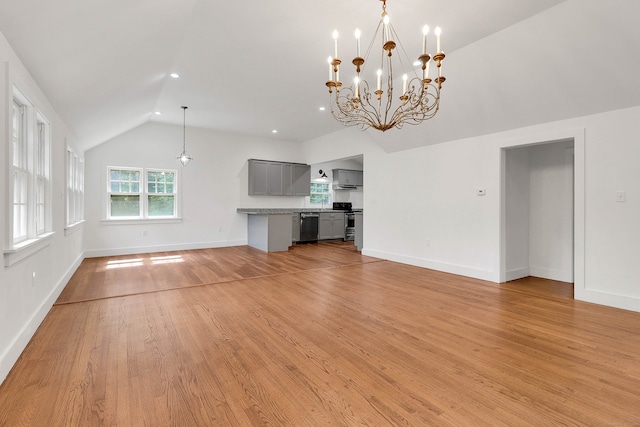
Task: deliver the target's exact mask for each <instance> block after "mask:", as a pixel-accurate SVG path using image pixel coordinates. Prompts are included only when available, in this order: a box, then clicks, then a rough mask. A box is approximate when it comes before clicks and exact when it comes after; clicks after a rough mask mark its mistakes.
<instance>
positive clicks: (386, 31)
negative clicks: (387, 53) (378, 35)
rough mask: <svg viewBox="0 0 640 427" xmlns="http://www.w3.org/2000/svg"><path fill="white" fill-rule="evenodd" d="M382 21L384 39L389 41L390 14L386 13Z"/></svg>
mask: <svg viewBox="0 0 640 427" xmlns="http://www.w3.org/2000/svg"><path fill="white" fill-rule="evenodd" d="M382 22H383V23H384V28H383V29H382V31H383V33H382V35H383V36H384V41H385V42H387V41H389V15H387V13H386V12H385V13H384V18H382Z"/></svg>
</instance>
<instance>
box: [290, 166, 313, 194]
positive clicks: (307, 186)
mask: <svg viewBox="0 0 640 427" xmlns="http://www.w3.org/2000/svg"><path fill="white" fill-rule="evenodd" d="M292 178H293V195H294V196H309V195H311V166H309V165H293V176H292Z"/></svg>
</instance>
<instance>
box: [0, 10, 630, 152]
mask: <svg viewBox="0 0 640 427" xmlns="http://www.w3.org/2000/svg"><path fill="white" fill-rule="evenodd" d="M618 2H619V3H621V4H622V5H624V6H625V7H626V6H629V7H631V8H632V9H633V10H632V12H637V8H638V6H636V4H637V3H636V2H634V1H633V0H616V1H615V2H614V3H618ZM597 3H598V2H595V1H592V0H584V1H573V0H567V1H561V0H538V1H535V2H534V1H530V0H481V1H478V0H451V1H435V0H415V1H402V2H401V1H396V0H388V4H387V10H388V12H389V14H390V16H391V18H392V20H393V22H394V24H395V26H396V30H397V31H398V33H399V35H400V37H401V41H402V43H403V44H404V48H405V49H406V51H407V52H408V54H409V55H413V54H414V53H416V54H417V52H418V50H419V49H420V39H421V37H420V31H421V28H422V25H424V24H429V25H430V26H432V27H434V26H435V25H440V26H441V27H442V28H443V37H442V39H443V50H445V52H446V53H447V60H446V61H445V67H446V72H445V75H446V76H447V78H448V80H447V82H446V84H445V89H444V93H443V102H442V110H441V112H440V113H439V115H438V117H437V118H436V119H434V120H432V121H431V122H430V123H429V124H428V125H423V126H432V124H433V123H438V125H436V126H434V127H433V130H431V128H429V129H430V130H428V131H425V134H426V136H425V134H420V132H419V131H416V130H413V131H408V132H407V135H410V134H416V133H418V134H419V136H417V137H414V138H413V139H412V138H407V139H408V140H412V141H413V142H412V143H416V142H415V141H416V138H417V139H419V140H420V141H422V142H420V143H430V141H442V140H447V139H453V138H456V137H458V136H460V135H465V134H466V133H478V132H484V131H492V130H494V129H496V128H499V127H500V126H519V125H520V124H521V123H525V124H526V122H527V120H523V119H522V117H523V116H526V117H530V120H534V117H538V116H539V117H538V118H537V120H546V119H547V118H549V117H550V118H551V119H553V117H555V116H554V115H553V114H552V113H551V112H550V113H549V114H540V108H548V109H549V110H550V111H552V110H553V109H555V108H557V107H556V104H557V103H558V101H559V99H558V98H559V97H563V95H562V94H559V93H555V92H554V91H553V90H551V89H548V91H547V92H544V91H543V93H544V96H545V97H546V98H547V99H546V100H544V101H543V100H535V99H534V100H533V102H532V103H531V105H526V106H523V107H522V109H521V111H518V109H517V108H514V105H513V104H514V102H515V101H512V99H516V100H518V99H521V98H523V97H524V98H528V97H529V95H530V93H532V92H538V89H535V90H534V89H532V87H534V88H535V87H536V86H538V88H541V87H544V86H546V85H549V86H557V85H559V84H561V83H563V80H564V79H567V77H566V76H565V75H564V73H563V72H561V68H563V67H564V65H559V64H564V63H567V62H569V63H570V64H574V63H584V62H585V58H583V57H582V55H585V53H584V52H583V50H584V49H578V52H577V53H576V54H575V55H576V56H578V57H577V58H573V57H571V56H572V55H574V54H573V53H572V52H569V53H564V52H561V51H559V49H564V48H565V47H568V48H574V47H575V45H576V44H577V45H578V46H579V45H580V43H579V39H580V38H581V37H583V36H584V32H585V28H584V27H586V26H587V25H592V24H593V23H594V22H595V23H596V24H598V23H602V24H604V21H606V19H607V15H606V14H605V15H604V16H598V14H599V13H600V12H601V11H600V10H599V9H603V10H604V8H605V6H602V5H600V6H597V7H596V6H595V5H597ZM600 3H601V2H600ZM582 5H584V6H582ZM380 6H381V4H380V2H379V1H377V0H352V1H349V2H344V1H340V0H325V1H323V2H301V1H299V0H281V1H279V2H266V1H262V0H260V1H258V0H251V1H245V2H227V3H222V2H213V1H211V0H183V1H181V2H175V1H170V0H155V1H151V0H111V1H108V2H107V1H103V0H84V1H80V0H57V1H56V2H42V1H39V0H21V1H19V2H18V1H14V2H2V3H0V31H2V33H3V34H4V36H5V37H6V38H7V40H8V41H9V43H10V44H11V45H12V46H13V48H14V49H15V50H16V52H17V54H18V56H19V57H20V58H21V60H22V61H23V62H24V64H25V66H26V67H27V68H28V69H29V70H30V71H31V72H32V74H33V76H34V78H35V80H36V81H37V82H38V84H39V85H40V87H41V88H42V90H43V91H44V92H45V94H47V96H48V97H49V99H50V101H51V103H52V104H53V106H54V108H55V109H56V111H57V112H58V113H59V114H60V116H61V117H62V119H63V120H64V121H65V123H66V124H67V125H68V126H69V128H70V129H71V130H72V132H73V133H74V135H75V137H76V139H77V140H78V142H79V144H80V146H81V147H82V148H84V149H88V148H90V147H92V146H95V145H97V144H99V143H102V142H104V141H106V140H108V139H109V138H111V137H113V136H115V135H117V134H120V133H122V132H125V131H127V130H129V129H131V128H133V127H136V126H138V125H140V124H142V123H144V122H146V121H149V120H153V121H160V122H166V123H173V124H181V123H182V111H181V109H180V106H181V105H188V106H189V113H188V124H189V125H191V126H197V127H202V128H207V129H216V130H221V131H226V132H239V133H246V134H251V135H260V136H268V137H271V138H282V139H287V140H292V141H307V140H310V139H313V138H316V137H319V136H321V135H324V134H327V133H331V132H335V131H337V130H340V129H342V126H341V125H340V124H339V123H337V122H335V121H334V120H333V119H332V118H331V117H330V113H328V112H324V113H320V112H319V111H318V108H319V107H320V106H322V105H326V103H327V100H328V94H327V90H326V87H325V86H324V82H325V81H326V72H327V70H326V68H327V67H326V58H327V56H329V55H330V54H331V53H332V47H333V46H332V40H331V36H330V35H331V32H332V31H333V29H334V28H336V29H338V30H339V31H340V33H341V38H340V51H341V52H344V57H347V58H348V57H350V56H352V55H353V54H354V52H353V51H354V48H355V41H354V40H353V36H352V34H353V30H354V29H355V28H356V27H359V28H360V29H361V30H362V32H363V40H369V39H370V37H371V35H372V33H373V31H374V30H375V26H376V24H377V20H378V19H379V16H380V11H381V9H380ZM583 7H584V9H585V10H584V12H585V13H584V14H583V13H579V14H578V16H569V15H568V14H569V12H575V11H576V10H575V9H576V8H583ZM563 8H566V9H567V12H564V11H563ZM609 8H611V7H610V5H609ZM557 9H560V12H556V10H557ZM619 14H621V15H623V18H624V17H625V14H624V13H622V12H620V13H619ZM583 15H586V18H585V16H583ZM569 17H570V18H571V19H569V22H567V23H566V26H565V28H566V29H567V32H566V33H561V31H560V27H559V24H558V23H556V22H552V23H551V24H549V23H547V22H545V20H546V19H552V20H553V19H557V18H563V19H568V18H569ZM614 18H615V19H617V18H618V16H615V17H614ZM516 24H517V28H516V27H514V25H516ZM548 25H550V26H551V27H552V31H551V33H545V31H544V30H545V27H547V26H548ZM514 28H516V29H514ZM616 31H618V32H624V31H631V32H632V33H634V34H631V35H630V36H629V39H630V40H631V43H635V40H636V38H635V36H636V35H635V32H637V31H635V32H634V31H633V30H632V29H631V28H627V26H626V25H624V26H622V28H618V29H616ZM496 33H504V34H505V36H502V37H499V38H496V37H493V36H492V35H494V34H496ZM564 36H566V37H567V42H566V43H559V44H557V40H553V37H564ZM592 38H593V37H592ZM487 40H493V42H492V43H493V44H492V43H488V42H487ZM590 40H591V38H590ZM545 43H546V44H547V45H546V46H545ZM351 45H353V46H351ZM597 47H604V46H597ZM480 50H482V52H480ZM528 51H530V54H528ZM340 56H343V55H342V54H341V55H340ZM523 59H525V60H523ZM556 60H557V61H559V62H556ZM343 62H344V63H347V64H348V63H349V61H347V60H344V61H343ZM594 62H597V61H594ZM536 68H537V70H536ZM554 68H555V70H556V71H557V72H556V73H554ZM576 68H577V66H575V65H569V66H568V69H569V70H574V69H576ZM171 72H178V73H179V74H180V75H181V78H180V79H177V80H174V79H171V78H169V77H168V74H169V73H171ZM349 75H350V70H349V68H348V67H347V68H344V71H343V76H345V77H343V80H345V79H347V77H346V76H349ZM536 76H540V77H541V78H544V79H548V80H547V81H538V78H537V77H536ZM349 78H350V77H349ZM599 78H602V76H599ZM569 80H570V79H569ZM603 83H604V82H603ZM568 87H569V90H578V91H580V90H581V85H575V86H573V85H572V84H571V82H570V83H569V85H568ZM479 102H480V104H478V103H479ZM577 103H582V98H578V100H577ZM485 105H486V107H485ZM496 105H499V106H500V107H501V109H502V110H508V111H506V112H504V114H505V116H504V117H503V118H504V120H503V122H502V124H498V123H497V121H496V120H494V119H495V112H494V111H493V109H494V108H495V106H496ZM509 105H510V107H508V108H507V106H509ZM571 107H572V106H571V105H568V104H567V103H566V102H565V103H564V104H562V105H561V111H565V110H566V111H565V112H564V113H562V114H570V113H568V112H567V111H569V110H571V111H573V110H572V108H571ZM154 111H160V112H162V115H161V116H155V115H153V112H154ZM501 114H503V113H502V112H501ZM514 117H516V118H515V119H514ZM508 120H513V121H511V122H509V123H510V124H505V123H507V121H508ZM466 121H468V123H469V126H468V127H466V128H465V129H464V130H462V129H461V126H460V123H461V122H466ZM439 122H440V123H439ZM451 126H453V127H454V129H451ZM272 129H278V134H277V135H273V134H271V130H272ZM416 129H417V128H416ZM421 129H422V128H421ZM392 132H393V131H392ZM402 132H405V131H404V130H403V131H402ZM387 134H390V132H387ZM429 134H433V135H434V136H433V138H432V139H429ZM376 138H382V140H383V143H384V139H386V138H391V136H388V135H386V134H385V135H382V136H380V135H376ZM402 139H405V138H404V137H403V138H402Z"/></svg>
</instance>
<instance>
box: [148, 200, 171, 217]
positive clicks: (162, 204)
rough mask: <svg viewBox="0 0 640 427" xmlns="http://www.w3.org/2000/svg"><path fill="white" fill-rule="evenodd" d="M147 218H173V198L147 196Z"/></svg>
mask: <svg viewBox="0 0 640 427" xmlns="http://www.w3.org/2000/svg"><path fill="white" fill-rule="evenodd" d="M148 209H149V216H174V215H175V203H174V196H149V207H148Z"/></svg>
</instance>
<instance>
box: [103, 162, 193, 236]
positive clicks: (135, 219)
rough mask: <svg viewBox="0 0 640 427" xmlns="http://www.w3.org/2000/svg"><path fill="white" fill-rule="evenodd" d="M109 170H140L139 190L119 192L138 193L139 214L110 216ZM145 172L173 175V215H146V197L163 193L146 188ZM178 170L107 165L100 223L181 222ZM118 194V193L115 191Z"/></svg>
mask: <svg viewBox="0 0 640 427" xmlns="http://www.w3.org/2000/svg"><path fill="white" fill-rule="evenodd" d="M111 170H133V171H139V172H140V176H141V179H140V192H138V193H120V194H139V195H140V212H141V214H140V216H117V217H112V216H111V200H110V196H111V194H113V193H112V192H111V185H110V184H111ZM147 172H171V173H173V174H174V176H175V181H174V193H172V194H173V196H174V198H175V202H174V203H175V216H153V217H150V216H148V197H149V195H150V194H163V193H149V192H148V188H147ZM180 178H181V177H180V170H179V169H166V168H150V167H147V168H143V167H131V166H107V172H106V175H105V185H104V188H105V194H104V196H103V200H104V201H105V207H104V210H103V214H104V218H103V219H102V220H101V223H102V224H104V225H132V224H141V223H144V224H171V223H178V222H182V209H181V206H182V203H181V200H182V195H181V193H182V191H181V188H180ZM116 194H118V193H116Z"/></svg>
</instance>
